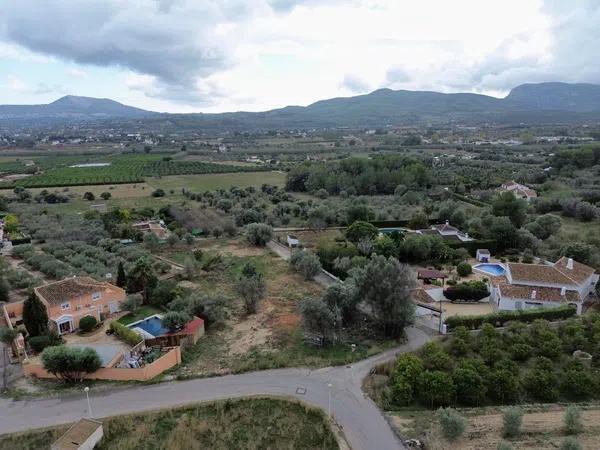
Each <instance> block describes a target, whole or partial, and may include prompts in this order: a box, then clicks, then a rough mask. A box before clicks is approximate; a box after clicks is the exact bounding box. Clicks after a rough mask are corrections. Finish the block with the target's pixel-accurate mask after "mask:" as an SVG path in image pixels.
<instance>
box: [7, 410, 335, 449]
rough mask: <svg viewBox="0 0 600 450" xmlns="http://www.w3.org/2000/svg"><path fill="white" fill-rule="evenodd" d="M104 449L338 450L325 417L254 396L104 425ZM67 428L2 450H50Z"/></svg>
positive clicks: (35, 434) (21, 437) (23, 437)
mask: <svg viewBox="0 0 600 450" xmlns="http://www.w3.org/2000/svg"><path fill="white" fill-rule="evenodd" d="M103 427H104V438H103V439H102V441H101V442H100V444H99V445H98V446H97V447H96V448H97V449H99V450H102V449H120V450H133V449H136V450H137V449H152V450H154V449H173V450H175V449H195V448H202V449H204V448H205V449H214V450H221V449H222V450H226V449H241V448H245V449H273V450H274V449H321V450H333V449H338V448H339V445H338V443H337V440H336V438H335V435H334V434H333V432H332V430H331V428H330V426H329V424H328V422H327V419H326V417H325V414H324V413H323V412H322V411H321V410H318V409H315V408H311V407H309V406H305V405H303V404H301V403H298V402H292V401H286V400H280V399H271V398H254V399H242V400H226V401H219V402H214V403H205V404H200V405H195V406H188V407H184V408H178V409H172V410H163V411H158V412H153V413H148V414H134V415H128V416H117V417H111V418H108V419H105V420H104V421H103ZM67 428H68V427H67V426H61V427H55V428H50V429H45V430H34V431H29V432H26V433H20V434H13V435H7V436H4V437H0V448H3V449H4V448H6V449H12V450H21V449H41V448H49V444H50V443H51V442H53V441H54V440H56V439H57V438H58V437H59V436H60V435H62V434H63V433H64V432H65V431H66V430H67Z"/></svg>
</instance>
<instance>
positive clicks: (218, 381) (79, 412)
mask: <svg viewBox="0 0 600 450" xmlns="http://www.w3.org/2000/svg"><path fill="white" fill-rule="evenodd" d="M407 334H408V338H409V339H408V343H407V344H405V345H402V346H400V347H397V348H395V349H392V350H389V351H387V352H384V353H381V354H379V355H376V356H374V357H372V358H369V359H366V360H363V361H359V362H357V363H356V364H353V365H351V366H342V367H327V368H323V369H316V370H310V369H279V370H268V371H262V372H253V373H247V374H242V375H228V376H224V377H216V378H204V379H197V380H189V381H174V382H169V383H161V384H157V385H151V386H141V387H133V388H128V389H121V390H117V391H113V392H106V393H98V394H94V393H93V392H92V393H91V396H90V397H91V403H92V412H93V416H94V417H97V418H102V417H107V416H112V415H119V414H128V413H133V412H140V411H148V410H152V409H157V408H169V407H174V406H181V405H185V404H189V403H194V402H201V401H211V400H219V399H225V398H236V397H245V396H251V395H281V396H291V397H295V398H298V399H300V400H303V401H305V402H308V403H310V404H313V405H315V406H318V407H320V408H323V409H324V410H325V411H327V409H328V398H329V387H328V384H329V383H331V384H332V388H331V406H332V414H333V416H334V418H335V420H336V421H337V423H338V424H339V425H340V426H341V427H342V429H343V431H344V435H345V436H346V439H347V440H348V442H349V444H350V446H351V447H352V448H353V449H354V450H367V449H369V450H370V449H378V450H379V449H381V450H387V449H402V448H403V446H402V444H401V442H400V441H399V440H398V439H397V437H396V435H395V434H394V432H393V431H392V429H391V428H390V426H389V425H388V423H387V421H386V419H385V418H384V417H383V415H382V414H381V412H380V411H379V409H378V408H377V407H376V406H375V404H374V403H373V402H372V401H371V399H369V398H368V397H367V396H366V395H365V394H364V393H363V391H362V390H361V383H362V380H363V378H364V377H365V376H366V375H367V374H368V373H369V371H370V370H371V369H372V368H373V367H374V366H376V365H378V364H381V363H382V362H385V361H387V360H390V359H391V358H393V357H394V356H395V355H396V354H398V353H401V352H406V351H410V350H414V349H416V348H418V347H420V346H422V345H423V344H424V343H425V342H426V341H427V340H428V339H429V337H428V336H427V335H426V334H425V333H423V332H422V331H420V330H418V329H416V328H410V329H408V330H407ZM86 408H87V405H86V400H85V396H83V395H75V396H70V397H63V398H54V399H36V400H18V401H14V400H10V399H0V434H2V433H9V432H15V431H22V430H25V429H28V428H39V427H46V426H51V425H59V424H64V423H68V422H73V421H75V420H78V419H79V418H80V417H82V416H85V415H86V414H87V412H86Z"/></svg>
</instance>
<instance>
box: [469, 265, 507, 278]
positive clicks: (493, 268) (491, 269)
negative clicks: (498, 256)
mask: <svg viewBox="0 0 600 450" xmlns="http://www.w3.org/2000/svg"><path fill="white" fill-rule="evenodd" d="M473 268H474V269H477V270H479V271H480V272H483V273H487V274H488V275H492V276H494V277H501V276H502V275H504V274H505V273H506V270H504V267H503V266H502V265H501V264H477V265H476V266H474V267H473Z"/></svg>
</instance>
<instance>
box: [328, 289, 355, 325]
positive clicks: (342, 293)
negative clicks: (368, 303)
mask: <svg viewBox="0 0 600 450" xmlns="http://www.w3.org/2000/svg"><path fill="white" fill-rule="evenodd" d="M323 301H324V302H325V303H326V304H327V305H328V306H329V309H331V310H332V311H339V314H340V316H341V321H342V323H343V324H344V325H346V326H349V325H351V324H352V323H353V322H354V320H355V318H356V316H357V313H358V309H357V306H358V301H359V299H358V298H357V296H356V294H355V291H354V287H353V286H352V285H350V284H346V283H344V284H341V283H335V284H332V285H331V286H329V287H328V288H327V290H326V291H325V294H324V295H323Z"/></svg>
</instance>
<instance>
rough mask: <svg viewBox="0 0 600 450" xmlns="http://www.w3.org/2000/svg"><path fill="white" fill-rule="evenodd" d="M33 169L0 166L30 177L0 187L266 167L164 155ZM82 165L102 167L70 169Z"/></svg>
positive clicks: (61, 161) (77, 160) (42, 164)
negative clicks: (35, 171)
mask: <svg viewBox="0 0 600 450" xmlns="http://www.w3.org/2000/svg"><path fill="white" fill-rule="evenodd" d="M33 161H34V163H35V166H25V165H24V164H23V163H21V162H17V161H9V162H3V163H0V171H1V172H3V173H5V174H9V173H28V172H29V173H30V172H31V171H33V170H36V169H37V173H36V174H35V175H33V176H30V177H27V178H22V179H19V180H15V181H4V182H2V183H0V187H3V188H12V187H16V186H20V187H24V188H35V187H59V186H78V185H79V186H81V185H98V184H126V183H141V182H143V181H144V180H145V179H146V178H148V177H162V176H169V175H186V174H219V173H232V172H258V171H263V170H268V168H267V167H257V166H239V165H228V164H213V163H208V162H202V161H178V160H172V159H171V157H167V156H164V155H158V154H157V155H135V154H131V155H112V156H111V155H108V156H96V157H86V158H81V157H63V158H56V159H54V160H49V159H47V158H40V159H38V160H35V159H34V160H33ZM81 164H105V165H102V166H100V165H98V166H93V167H73V166H75V165H81Z"/></svg>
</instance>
